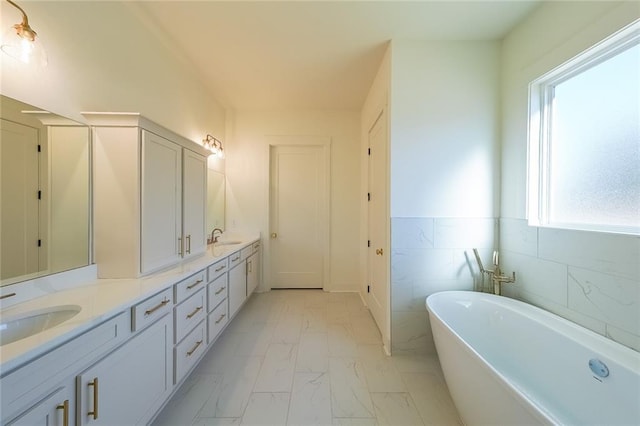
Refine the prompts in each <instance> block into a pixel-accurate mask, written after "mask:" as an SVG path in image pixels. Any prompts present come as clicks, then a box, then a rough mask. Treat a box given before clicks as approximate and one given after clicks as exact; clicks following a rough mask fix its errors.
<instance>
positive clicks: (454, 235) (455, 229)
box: [391, 217, 498, 354]
mask: <svg viewBox="0 0 640 426" xmlns="http://www.w3.org/2000/svg"><path fill="white" fill-rule="evenodd" d="M497 230H498V226H497V220H496V219H493V218H429V217H394V218H391V251H392V253H391V350H392V352H393V353H394V354H398V353H403V352H412V353H435V347H434V344H433V337H432V335H431V327H430V324H429V318H428V314H427V310H426V307H425V299H426V297H427V296H428V295H430V294H431V293H435V292H437V291H442V290H472V289H474V288H477V287H478V286H479V284H480V280H479V274H478V267H477V265H476V260H475V258H474V256H473V251H472V248H474V247H475V248H478V250H479V252H480V254H481V257H482V259H483V262H484V263H485V265H489V264H490V263H489V262H490V259H491V254H492V252H493V247H494V246H496V245H497V242H498V234H497Z"/></svg>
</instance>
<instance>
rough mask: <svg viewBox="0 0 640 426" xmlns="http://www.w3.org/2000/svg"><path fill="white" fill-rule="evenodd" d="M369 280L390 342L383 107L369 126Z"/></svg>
mask: <svg viewBox="0 0 640 426" xmlns="http://www.w3.org/2000/svg"><path fill="white" fill-rule="evenodd" d="M368 139H369V203H368V204H369V255H368V258H369V283H368V293H367V304H368V305H369V309H370V310H371V314H372V315H373V318H374V319H375V321H376V323H377V324H378V328H379V329H380V333H381V334H382V339H383V343H384V344H385V346H387V348H389V343H390V334H391V330H390V328H391V326H390V322H391V321H390V316H391V312H390V307H389V300H390V285H389V252H388V251H389V212H388V207H389V206H388V205H389V202H388V194H387V191H388V189H387V188H388V165H387V157H388V155H387V149H388V143H387V115H386V110H383V111H382V112H381V113H380V115H379V117H378V119H377V121H376V122H375V124H374V125H373V127H371V129H370V130H369V135H368Z"/></svg>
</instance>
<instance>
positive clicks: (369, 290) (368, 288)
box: [367, 285, 371, 293]
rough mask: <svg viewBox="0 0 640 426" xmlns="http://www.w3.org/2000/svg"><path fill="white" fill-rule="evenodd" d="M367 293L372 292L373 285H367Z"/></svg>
mask: <svg viewBox="0 0 640 426" xmlns="http://www.w3.org/2000/svg"><path fill="white" fill-rule="evenodd" d="M367 293H371V286H369V285H368V286H367Z"/></svg>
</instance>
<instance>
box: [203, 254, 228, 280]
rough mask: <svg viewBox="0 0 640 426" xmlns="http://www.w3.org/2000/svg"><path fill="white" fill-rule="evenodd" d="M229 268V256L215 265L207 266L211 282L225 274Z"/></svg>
mask: <svg viewBox="0 0 640 426" xmlns="http://www.w3.org/2000/svg"><path fill="white" fill-rule="evenodd" d="M228 269H229V264H228V262H227V258H224V259H223V260H221V261H219V262H216V263H214V264H213V265H211V266H209V267H208V268H207V275H208V277H209V282H211V281H213V280H215V279H216V278H218V277H219V276H220V275H221V274H224V273H225V272H227V270H228Z"/></svg>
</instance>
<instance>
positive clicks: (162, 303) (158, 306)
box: [144, 299, 171, 317]
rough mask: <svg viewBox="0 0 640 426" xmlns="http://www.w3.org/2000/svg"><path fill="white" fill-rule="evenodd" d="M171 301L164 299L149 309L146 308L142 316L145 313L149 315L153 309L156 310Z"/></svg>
mask: <svg viewBox="0 0 640 426" xmlns="http://www.w3.org/2000/svg"><path fill="white" fill-rule="evenodd" d="M169 302H171V300H168V299H164V300H163V301H162V302H160V303H158V304H157V305H156V306H154V307H153V308H151V309H147V310H146V311H144V316H145V317H146V316H147V315H151V314H152V313H154V312H155V311H157V310H158V309H160V308H162V307H163V306H165V305H166V304H167V303H169Z"/></svg>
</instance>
